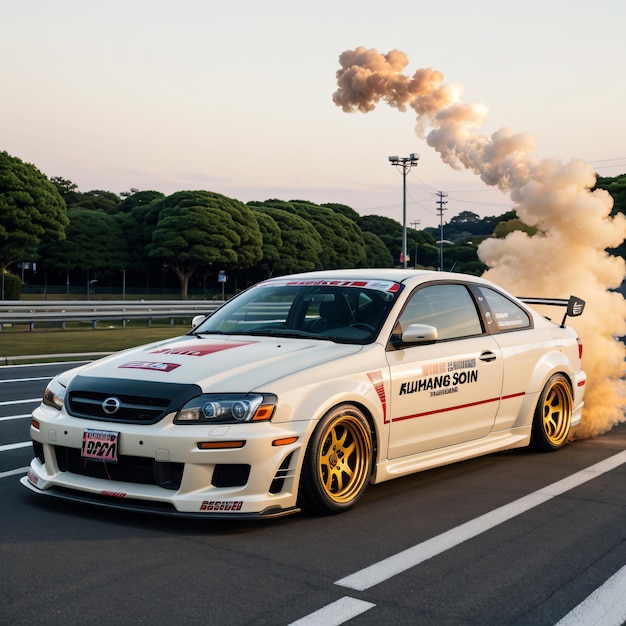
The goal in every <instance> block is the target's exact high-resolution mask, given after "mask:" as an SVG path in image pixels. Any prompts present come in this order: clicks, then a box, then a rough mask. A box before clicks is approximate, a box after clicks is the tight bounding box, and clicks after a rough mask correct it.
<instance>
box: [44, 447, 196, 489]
mask: <svg viewBox="0 0 626 626" xmlns="http://www.w3.org/2000/svg"><path fill="white" fill-rule="evenodd" d="M55 452H56V458H57V464H58V466H59V469H60V470H61V471H62V472H70V473H72V474H79V475H80V476H89V477H90V478H100V479H102V480H119V481H121V482H126V483H141V484H143V485H158V486H159V487H163V488H164V489H174V490H176V489H179V488H180V483H181V480H182V478H183V469H184V467H185V464H184V463H164V462H162V461H155V460H154V459H149V458H145V457H140V456H125V455H120V456H119V457H118V460H117V463H102V462H99V461H88V460H86V459H83V458H82V457H81V455H80V450H78V449H77V448H67V447H65V446H55Z"/></svg>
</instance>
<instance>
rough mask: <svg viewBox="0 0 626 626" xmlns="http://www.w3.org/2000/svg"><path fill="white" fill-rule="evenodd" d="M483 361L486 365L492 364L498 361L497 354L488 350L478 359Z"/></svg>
mask: <svg viewBox="0 0 626 626" xmlns="http://www.w3.org/2000/svg"><path fill="white" fill-rule="evenodd" d="M478 358H479V359H480V360H481V361H485V363H491V361H495V360H496V354H495V353H494V352H491V350H487V351H486V352H483V353H482V354H481V355H480V357H478Z"/></svg>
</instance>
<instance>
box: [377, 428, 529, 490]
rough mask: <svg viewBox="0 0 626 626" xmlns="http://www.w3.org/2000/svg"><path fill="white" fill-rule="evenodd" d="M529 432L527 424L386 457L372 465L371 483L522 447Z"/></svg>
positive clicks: (527, 441) (527, 438)
mask: <svg viewBox="0 0 626 626" xmlns="http://www.w3.org/2000/svg"><path fill="white" fill-rule="evenodd" d="M530 433H531V426H524V427H522V428H516V429H514V430H506V431H500V432H492V433H491V434H489V435H487V436H486V437H483V438H482V439H476V440H474V441H467V442H464V443H461V444H458V445H455V446H448V447H446V448H437V449H436V450H429V451H428V452H420V453H419V454H414V455H412V456H405V457H402V458H400V459H387V460H385V461H381V462H380V463H378V464H377V465H376V466H375V468H374V472H373V474H372V480H371V482H372V483H373V484H376V483H382V482H384V481H386V480H391V479H392V478H399V477H400V476H407V475H409V474H414V473H415V472H421V471H423V470H427V469H432V468H434V467H440V466H442V465H449V464H450V463H456V462H458V461H465V460H467V459H473V458H475V457H477V456H483V455H485V454H491V453H492V452H501V451H503V450H510V449H512V448H522V447H524V446H528V444H529V443H530Z"/></svg>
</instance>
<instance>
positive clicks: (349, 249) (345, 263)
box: [254, 200, 365, 269]
mask: <svg viewBox="0 0 626 626" xmlns="http://www.w3.org/2000/svg"><path fill="white" fill-rule="evenodd" d="M254 205H255V206H264V207H274V208H279V209H282V210H284V211H288V212H289V213H294V214H295V215H298V216H299V217H301V218H302V219H304V220H305V221H307V222H309V223H310V224H311V225H312V226H313V227H314V228H315V230H316V231H317V232H318V234H319V236H320V242H321V244H322V250H321V252H320V255H319V266H321V267H323V268H324V269H334V268H339V267H360V266H362V265H363V264H364V263H365V242H364V241H363V232H362V231H361V229H360V228H359V226H358V225H357V224H356V223H355V222H354V221H353V220H351V219H350V218H348V217H346V216H345V215H343V214H342V213H340V212H337V211H334V210H333V209H329V208H326V207H322V206H319V205H317V204H314V203H312V202H306V201H305V200H290V201H289V202H285V201H283V200H266V201H265V202H262V203H254Z"/></svg>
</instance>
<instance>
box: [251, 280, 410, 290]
mask: <svg viewBox="0 0 626 626" xmlns="http://www.w3.org/2000/svg"><path fill="white" fill-rule="evenodd" d="M258 286H259V287H359V288H361V289H375V290H376V291H387V292H389V293H396V292H397V291H399V290H400V284H399V283H396V282H394V281H392V280H329V279H318V280H315V279H310V280H285V281H271V282H270V281H268V282H265V283H261V284H260V285H258Z"/></svg>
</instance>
